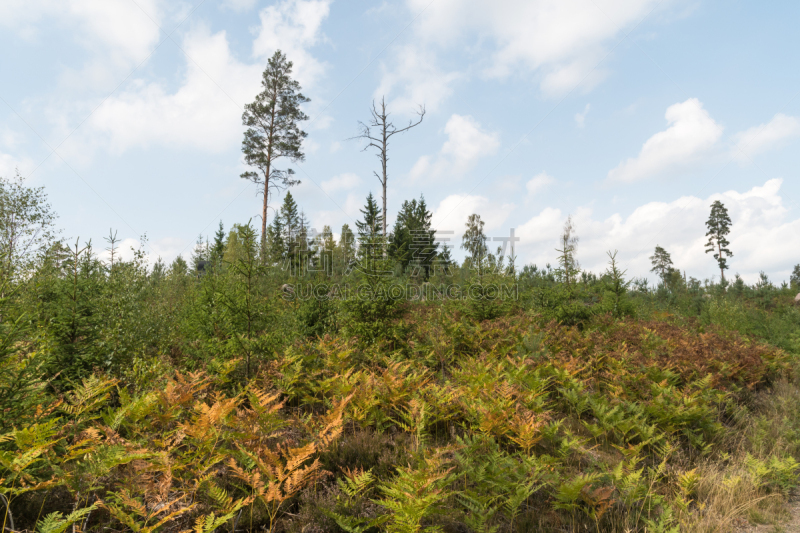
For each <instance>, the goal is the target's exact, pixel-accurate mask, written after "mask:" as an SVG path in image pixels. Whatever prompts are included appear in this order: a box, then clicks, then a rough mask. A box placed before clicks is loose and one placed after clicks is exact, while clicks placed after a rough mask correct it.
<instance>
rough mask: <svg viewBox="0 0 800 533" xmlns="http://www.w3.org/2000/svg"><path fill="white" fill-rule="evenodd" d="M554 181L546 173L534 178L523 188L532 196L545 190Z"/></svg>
mask: <svg viewBox="0 0 800 533" xmlns="http://www.w3.org/2000/svg"><path fill="white" fill-rule="evenodd" d="M555 181H556V180H555V178H553V176H551V175H549V174H548V173H547V172H542V173H540V174H537V175H536V176H534V177H533V179H531V180H530V181H529V182H528V183H527V184H526V185H525V188H526V189H527V190H528V194H529V195H531V196H533V195H534V194H536V193H537V192H540V191H542V190H543V189H545V188H546V187H547V186H548V185H552V184H553V183H555Z"/></svg>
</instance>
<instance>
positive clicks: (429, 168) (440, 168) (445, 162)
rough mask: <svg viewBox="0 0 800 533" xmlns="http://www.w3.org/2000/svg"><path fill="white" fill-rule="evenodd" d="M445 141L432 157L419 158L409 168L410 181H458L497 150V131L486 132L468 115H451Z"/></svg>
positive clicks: (498, 139) (498, 144)
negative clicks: (481, 160) (440, 179)
mask: <svg viewBox="0 0 800 533" xmlns="http://www.w3.org/2000/svg"><path fill="white" fill-rule="evenodd" d="M444 133H445V135H447V140H446V141H445V143H444V144H443V145H442V148H441V150H440V151H439V153H438V154H436V155H435V156H429V155H425V156H422V157H420V158H419V159H418V160H417V162H416V163H415V164H414V167H413V168H412V169H411V178H412V180H415V179H419V178H423V177H424V178H431V177H434V178H438V177H448V178H458V177H461V176H462V175H464V174H465V173H466V172H468V171H469V170H471V169H472V168H473V167H474V166H475V164H476V163H477V162H478V161H479V160H480V159H482V158H484V157H488V156H491V155H494V154H496V153H497V150H498V148H500V138H499V135H498V134H497V133H496V132H489V131H486V130H485V129H484V128H483V127H481V125H480V123H479V122H478V121H477V120H475V119H474V118H472V117H471V116H469V115H466V116H463V115H456V114H454V115H452V116H451V117H450V119H449V120H448V121H447V124H445V127H444Z"/></svg>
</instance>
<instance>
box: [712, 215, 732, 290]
mask: <svg viewBox="0 0 800 533" xmlns="http://www.w3.org/2000/svg"><path fill="white" fill-rule="evenodd" d="M706 227H707V228H708V231H707V232H706V237H708V242H707V243H706V253H710V252H713V253H714V259H716V260H717V264H718V265H719V274H720V279H721V280H722V281H723V282H724V281H725V270H727V268H728V263H727V259H726V256H727V257H732V256H733V253H732V252H731V251H730V250H729V249H728V245H729V244H730V242H729V241H728V239H727V238H726V237H727V235H728V234H729V233H730V231H731V217H730V216H728V210H727V209H726V208H725V205H723V203H722V202H720V201H719V200H715V201H714V203H713V204H711V214H710V215H709V217H708V220H707V221H706Z"/></svg>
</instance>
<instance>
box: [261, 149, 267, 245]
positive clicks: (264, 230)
mask: <svg viewBox="0 0 800 533" xmlns="http://www.w3.org/2000/svg"><path fill="white" fill-rule="evenodd" d="M268 195H269V163H267V175H266V177H265V178H264V205H263V207H262V209H261V247H262V248H263V247H264V246H265V245H266V243H267V201H268Z"/></svg>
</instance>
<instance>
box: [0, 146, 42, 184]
mask: <svg viewBox="0 0 800 533" xmlns="http://www.w3.org/2000/svg"><path fill="white" fill-rule="evenodd" d="M34 168H36V164H35V163H34V162H33V160H31V159H30V158H27V157H22V158H20V157H15V156H12V155H11V154H4V153H3V152H0V177H2V178H6V179H8V178H11V177H13V176H15V175H16V173H17V171H18V170H19V173H20V174H21V175H22V176H23V177H26V176H28V175H29V174H30V173H31V172H33V169H34Z"/></svg>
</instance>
